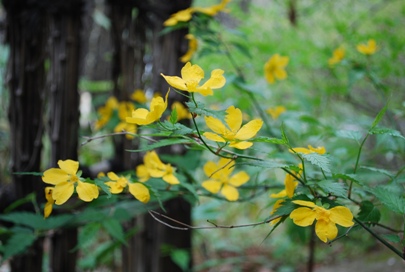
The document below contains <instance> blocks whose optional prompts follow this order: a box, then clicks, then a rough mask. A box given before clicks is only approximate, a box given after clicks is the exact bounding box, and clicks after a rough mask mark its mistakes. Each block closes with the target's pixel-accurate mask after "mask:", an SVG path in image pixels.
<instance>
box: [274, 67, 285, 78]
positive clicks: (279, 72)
mask: <svg viewBox="0 0 405 272" xmlns="http://www.w3.org/2000/svg"><path fill="white" fill-rule="evenodd" d="M274 75H275V76H276V78H277V79H280V80H282V79H286V78H287V72H286V71H285V70H282V69H277V70H276V71H274Z"/></svg>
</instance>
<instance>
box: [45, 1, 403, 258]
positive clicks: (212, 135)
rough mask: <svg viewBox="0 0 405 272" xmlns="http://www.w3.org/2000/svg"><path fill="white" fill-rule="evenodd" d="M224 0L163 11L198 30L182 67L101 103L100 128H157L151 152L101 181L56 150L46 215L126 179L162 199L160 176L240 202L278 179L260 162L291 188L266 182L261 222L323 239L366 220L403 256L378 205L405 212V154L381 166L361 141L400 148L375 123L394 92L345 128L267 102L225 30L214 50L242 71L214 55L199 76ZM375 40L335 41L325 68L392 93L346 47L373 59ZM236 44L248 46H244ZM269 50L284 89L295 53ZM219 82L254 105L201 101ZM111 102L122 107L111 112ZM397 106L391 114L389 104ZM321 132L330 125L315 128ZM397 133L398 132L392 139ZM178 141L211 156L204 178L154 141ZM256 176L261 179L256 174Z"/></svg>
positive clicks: (184, 188)
mask: <svg viewBox="0 0 405 272" xmlns="http://www.w3.org/2000/svg"><path fill="white" fill-rule="evenodd" d="M228 2H229V1H226V0H223V1H222V2H221V3H220V4H219V5H216V6H214V7H211V8H189V9H186V10H183V11H179V12H177V13H175V14H173V15H172V16H171V17H170V18H169V19H168V20H167V21H165V23H164V25H165V26H167V27H168V29H169V30H170V28H171V27H172V28H173V29H176V27H179V25H180V26H182V25H184V26H188V27H190V31H191V32H192V33H191V34H189V35H187V36H186V39H188V40H189V51H188V52H187V53H186V55H184V56H183V57H182V58H181V61H183V62H185V65H184V67H183V68H182V69H181V75H170V76H169V75H165V74H164V73H162V74H161V76H162V77H163V78H164V79H165V80H166V82H167V83H168V85H169V86H170V87H169V90H168V91H167V93H166V95H165V97H160V96H157V97H154V98H152V99H151V101H150V102H149V103H148V101H147V100H146V98H145V97H144V96H142V92H140V91H139V90H138V91H137V92H134V95H133V96H132V98H133V99H134V100H135V98H136V101H137V102H138V104H137V105H136V106H135V104H132V103H129V102H118V101H116V99H114V98H110V99H108V100H107V102H106V104H105V105H104V106H103V107H101V108H100V109H99V110H98V113H99V119H98V120H97V121H96V123H95V127H96V128H97V129H100V128H102V127H105V126H107V124H109V123H110V122H112V123H113V126H112V127H113V131H114V132H116V133H125V134H126V136H127V137H128V138H130V139H132V138H137V139H141V138H142V139H145V138H147V136H148V137H149V136H159V139H157V140H153V142H152V143H150V142H147V143H146V144H144V145H143V146H142V148H140V149H139V150H132V151H134V152H135V151H137V152H145V154H144V157H143V158H144V159H143V160H144V163H143V164H141V165H138V166H136V168H134V170H133V171H131V172H130V173H126V174H124V175H121V174H119V173H113V172H109V173H107V176H102V175H101V176H100V177H99V178H97V179H95V180H90V179H87V180H84V179H82V178H81V177H80V171H79V172H78V166H79V164H78V162H75V161H72V160H66V161H59V167H60V168H51V169H48V170H46V171H45V172H44V173H43V175H42V180H43V181H44V182H45V183H47V184H51V185H54V187H47V188H46V189H45V195H46V199H47V203H46V204H45V208H44V217H49V216H50V215H51V212H52V206H54V205H63V204H65V203H66V201H67V200H68V199H69V198H71V197H72V195H73V194H74V192H76V193H77V196H78V198H79V199H81V200H83V201H86V202H90V201H93V200H95V199H97V198H98V197H99V192H100V195H101V194H105V195H109V196H110V195H111V194H114V195H115V194H117V195H119V194H125V193H127V191H126V189H128V192H129V193H130V194H131V195H132V196H133V197H135V198H136V199H137V200H139V201H140V202H141V203H148V202H149V201H151V200H152V201H157V202H161V200H164V198H163V197H162V195H161V194H159V193H158V190H156V189H155V188H154V186H160V187H159V189H161V188H162V185H161V184H164V185H165V186H166V187H165V188H164V189H163V191H164V192H168V193H170V192H172V196H173V195H176V196H177V195H184V194H188V195H191V196H192V197H194V198H195V200H196V201H198V200H199V197H200V196H202V195H204V196H210V197H215V198H219V199H222V200H224V201H230V202H236V201H241V202H242V201H243V200H244V198H243V197H246V196H248V194H249V192H250V191H256V190H259V189H260V188H261V186H260V185H263V184H264V185H269V184H274V183H276V182H275V181H274V179H268V178H267V177H266V178H263V175H258V172H265V173H267V172H272V171H274V170H275V169H277V170H281V171H283V172H284V175H285V179H284V187H283V189H282V190H281V191H275V190H274V191H273V190H270V189H268V187H266V186H263V187H264V188H265V189H264V190H265V192H266V195H265V196H264V198H266V201H268V203H269V205H268V206H269V209H268V212H267V214H268V217H266V218H264V220H263V225H264V226H263V227H265V228H269V229H270V228H271V229H272V230H274V229H275V228H278V227H279V226H281V225H282V224H284V223H286V222H292V223H293V224H295V225H296V226H299V227H303V228H308V229H310V230H312V229H314V231H315V234H316V235H317V237H318V238H319V240H320V241H322V242H324V243H334V242H335V241H336V240H339V239H342V240H344V239H345V237H346V236H351V235H353V236H355V235H356V233H354V230H358V229H361V230H362V231H365V232H368V233H371V235H372V236H373V237H374V238H375V239H377V240H378V241H380V242H382V243H383V244H384V245H385V246H386V247H387V248H388V249H389V250H391V251H392V252H393V253H394V254H396V255H398V256H400V257H401V258H404V252H403V248H404V247H403V246H404V245H405V240H404V236H403V230H400V231H397V230H395V229H394V228H390V227H389V225H390V223H389V222H388V223H385V224H381V223H380V220H381V212H380V210H381V209H384V210H385V211H387V212H389V213H390V214H393V215H399V216H402V219H403V215H404V213H405V198H404V194H403V193H404V190H403V182H404V174H403V170H404V169H405V168H404V167H403V165H402V166H400V167H399V169H390V170H389V171H388V170H386V169H384V168H383V167H382V168H380V167H378V166H375V167H374V166H373V167H370V166H367V165H366V164H364V165H362V160H363V154H364V152H365V151H368V152H370V154H372V150H371V149H372V148H373V147H372V146H371V147H370V146H368V147H366V145H365V143H366V142H367V140H368V139H369V138H370V137H375V138H376V139H377V140H378V145H385V144H386V145H387V146H389V149H390V151H392V152H399V153H400V152H402V153H403V150H402V151H401V148H403V147H404V139H405V138H404V136H403V135H402V134H401V132H400V131H399V130H397V129H396V128H389V127H385V126H380V123H382V120H383V118H384V115H385V114H386V113H388V112H390V104H389V103H388V102H387V103H386V104H385V106H383V107H382V108H381V109H379V110H378V113H377V114H375V115H374V116H372V119H368V122H367V123H362V124H361V125H359V126H356V127H355V130H353V129H347V128H346V127H345V124H339V125H331V124H325V123H322V120H321V119H322V118H321V117H319V116H314V117H308V116H297V115H295V116H294V115H293V114H291V113H290V112H289V109H288V107H286V106H284V105H278V106H275V107H269V105H266V104H262V103H260V102H261V100H260V95H261V94H260V93H259V92H258V91H257V90H255V86H254V85H253V84H250V83H249V82H248V80H247V79H246V77H245V76H244V74H243V68H242V67H243V66H238V64H237V63H235V60H234V59H233V57H232V53H233V52H231V51H230V50H231V49H230V47H229V46H228V45H227V44H226V41H224V40H223V39H222V36H215V37H221V39H215V42H216V43H217V44H216V48H217V49H218V52H214V53H218V54H223V55H224V56H225V57H226V58H228V60H229V62H230V63H231V64H232V65H233V66H234V68H235V71H236V73H235V74H232V72H231V71H224V70H223V69H221V63H216V64H215V65H216V68H215V69H214V70H212V71H211V73H210V76H209V78H208V79H205V81H204V83H202V82H201V81H202V80H203V79H204V78H205V74H206V73H205V71H204V70H203V68H201V67H200V66H199V65H197V64H195V63H194V64H192V62H191V61H190V60H192V59H193V54H198V50H204V46H205V45H206V44H210V45H212V43H213V41H212V37H211V36H209V35H208V34H207V32H209V33H210V35H220V34H219V33H216V32H215V28H214V27H213V28H212V29H211V28H210V27H211V25H210V23H211V22H212V21H213V20H214V19H215V18H214V17H213V16H215V15H216V14H217V13H218V12H220V11H223V10H224V9H225V7H226V5H227V3H228ZM207 30H210V31H207ZM377 44H378V43H377V42H376V41H375V40H373V39H370V40H369V41H368V42H367V44H363V43H361V44H358V45H357V46H354V45H352V46H351V47H350V46H348V45H345V46H343V45H342V46H340V47H338V48H337V49H335V50H333V49H332V48H331V49H330V50H329V51H330V53H331V54H330V55H331V56H330V58H329V60H325V62H324V63H323V64H322V65H323V66H325V69H330V72H331V73H332V72H333V71H336V69H339V68H342V67H343V68H345V69H348V70H349V71H350V73H359V70H360V71H361V75H362V76H364V75H365V77H367V78H368V79H369V81H370V82H371V83H372V84H373V85H374V86H375V88H377V90H378V91H379V92H380V94H382V96H383V97H384V98H387V96H384V94H385V93H384V92H385V90H386V88H385V87H384V85H383V84H382V83H381V82H380V81H379V80H378V78H377V77H376V75H375V74H374V73H373V72H372V71H371V70H370V67H369V62H367V65H364V66H362V65H361V63H360V64H359V62H358V60H357V59H354V58H352V57H350V56H349V55H348V53H349V52H350V53H351V54H358V55H355V56H356V58H360V57H363V58H364V56H362V55H366V56H367V59H368V61H369V60H370V59H371V58H372V57H373V55H374V54H377V53H379V50H378V49H379V46H377ZM232 48H233V49H234V50H237V49H238V47H232ZM235 48H236V49H235ZM210 49H211V50H212V48H210ZM239 50H240V51H248V48H239ZM272 53H273V54H272V56H271V57H270V58H269V59H268V60H267V61H266V60H264V61H263V64H262V65H263V66H261V67H264V71H263V75H262V77H263V79H264V80H265V81H266V82H267V83H268V84H271V86H272V88H277V84H279V83H280V84H281V83H282V82H285V81H288V80H289V77H290V76H289V73H287V71H288V68H289V67H288V65H289V64H290V62H293V57H289V56H283V55H281V54H279V53H277V52H272ZM359 53H360V54H359ZM259 69H261V70H262V69H263V68H259ZM231 74H232V75H231ZM287 75H288V76H287ZM356 76H358V74H356ZM229 79H231V80H229ZM226 85H227V86H226ZM224 87H228V88H232V92H234V93H240V94H243V95H244V98H243V99H245V100H248V101H249V103H248V104H249V106H251V108H253V109H251V108H250V109H247V108H248V107H246V103H245V104H244V103H242V102H241V104H244V106H243V107H242V106H239V105H237V104H236V101H235V100H232V101H233V102H234V103H235V104H232V105H226V106H224V105H221V107H220V108H219V110H214V109H213V108H212V107H210V106H206V105H204V103H203V102H204V101H205V100H204V99H205V98H206V96H214V97H215V95H217V94H218V93H220V92H221V90H222V88H224ZM214 90H215V92H214ZM169 92H178V93H180V94H182V95H185V96H187V98H188V99H189V102H187V103H186V106H185V105H183V104H181V103H179V102H176V101H171V102H172V103H170V104H172V105H173V106H172V107H171V108H169V109H168V105H169V96H168V95H169ZM258 97H259V98H258ZM241 100H242V99H241ZM387 100H388V99H387ZM139 103H140V105H139ZM227 103H228V102H227ZM146 104H149V105H146ZM224 104H225V103H224ZM245 109H246V111H245ZM114 112H116V115H117V114H118V115H117V116H118V118H115V120H113V116H114ZM390 114H391V116H392V112H390ZM269 117H271V120H270V119H269ZM318 117H319V118H318ZM182 119H191V124H192V125H191V126H187V125H184V124H183V123H179V121H180V120H182ZM280 119H281V120H280ZM271 121H273V122H271ZM279 121H280V122H279ZM306 121H307V122H306ZM305 122H306V123H305ZM303 123H305V124H303ZM296 124H298V125H296ZM145 127H146V128H148V134H146V133H145V134H143V131H145V130H143V129H144V128H145ZM319 128H321V129H319ZM321 132H322V133H323V132H324V135H319V133H321ZM311 133H313V134H311ZM290 135H293V137H290ZM296 135H298V136H296ZM294 136H296V137H294ZM380 136H383V137H380ZM393 138H394V139H395V141H394V143H393V142H391V140H392V139H393ZM147 140H150V139H149V138H147ZM350 141H352V142H350ZM353 143H354V144H353ZM175 144H181V145H184V146H186V147H187V149H190V150H197V151H198V152H200V153H204V154H210V156H211V157H212V158H213V159H210V160H207V161H205V162H204V163H203V164H201V165H200V168H199V169H200V170H201V172H203V173H204V174H205V176H204V177H198V178H196V180H193V182H192V183H191V182H187V181H186V178H185V176H188V177H189V176H190V175H189V174H188V173H186V170H184V169H182V167H180V166H182V165H183V164H187V163H188V161H187V159H188V158H186V159H184V160H183V161H180V162H179V161H173V163H172V162H170V160H169V161H165V160H163V159H162V160H163V161H162V160H161V159H160V158H159V155H158V154H159V153H158V148H160V147H164V146H169V145H175ZM342 145H348V146H350V149H351V150H355V152H354V153H353V154H352V155H349V153H348V152H347V151H346V149H342V148H340V147H341V146H342ZM297 146H298V147H297ZM302 146H307V147H302ZM314 146H315V147H314ZM366 149H369V150H366ZM374 155H376V154H374ZM207 156H208V155H207ZM341 156H343V157H344V158H343V159H342V157H341ZM204 158H205V157H204ZM402 159H403V158H402ZM348 162H350V163H348ZM401 162H402V163H403V160H402V161H401ZM172 164H173V166H172ZM174 165H175V166H176V167H177V168H176V167H175V166H174ZM257 169H259V170H257ZM360 169H361V170H362V171H360ZM364 171H370V172H372V173H374V174H383V175H385V179H384V182H380V183H379V182H378V181H377V180H376V181H375V182H374V181H373V182H370V181H369V180H368V179H369V178H370V175H366V174H364ZM359 172H363V173H359ZM253 176H257V179H259V180H257V181H255V182H254V183H253V180H254V179H253ZM269 176H271V174H269ZM190 178H191V177H190ZM371 178H373V175H371ZM260 179H263V180H260ZM157 181H159V182H160V183H158V185H156V184H157ZM161 181H163V182H161ZM252 187H254V188H253V189H252ZM180 192H181V193H180ZM261 197H263V195H262V196H261ZM270 206H271V207H270ZM162 208H164V207H162ZM314 222H315V224H314ZM268 223H270V224H268ZM403 223H404V222H403V221H402V223H401V224H402V225H403ZM336 225H339V226H340V227H339V228H338V227H337V226H336ZM377 225H378V226H380V227H382V228H384V229H385V230H386V231H390V232H391V233H390V236H383V235H381V233H379V232H378V231H377V230H375V229H374V226H377ZM387 237H389V238H387Z"/></svg>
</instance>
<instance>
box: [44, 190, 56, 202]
mask: <svg viewBox="0 0 405 272" xmlns="http://www.w3.org/2000/svg"><path fill="white" fill-rule="evenodd" d="M52 192H53V187H45V199H46V201H47V202H52V203H53V202H54V200H53V198H52Z"/></svg>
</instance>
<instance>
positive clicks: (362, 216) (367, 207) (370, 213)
mask: <svg viewBox="0 0 405 272" xmlns="http://www.w3.org/2000/svg"><path fill="white" fill-rule="evenodd" d="M357 216H358V219H359V220H361V221H363V222H365V223H374V224H376V223H378V222H379V221H380V219H381V213H380V211H379V210H378V209H377V208H376V207H375V206H374V204H373V203H372V202H370V201H368V200H365V201H362V202H361V203H360V212H359V214H358V215H357Z"/></svg>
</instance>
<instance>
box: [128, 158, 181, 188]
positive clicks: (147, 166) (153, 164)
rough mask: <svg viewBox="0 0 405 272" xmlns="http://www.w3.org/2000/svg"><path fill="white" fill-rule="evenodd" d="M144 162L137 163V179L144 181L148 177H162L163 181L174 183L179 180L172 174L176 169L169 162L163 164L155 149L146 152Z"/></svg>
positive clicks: (177, 182)
mask: <svg viewBox="0 0 405 272" xmlns="http://www.w3.org/2000/svg"><path fill="white" fill-rule="evenodd" d="M143 162H144V164H141V165H138V167H137V168H136V174H137V176H138V179H139V181H141V182H145V181H147V180H148V179H149V178H151V177H152V178H162V179H163V180H164V181H165V182H167V183H169V184H171V185H175V184H179V183H180V181H179V180H178V179H177V177H176V176H175V175H174V173H175V172H176V169H175V168H173V167H172V166H171V165H170V164H164V163H163V162H162V161H161V160H160V159H159V156H158V155H157V153H156V152H155V151H149V152H146V154H145V156H144V157H143Z"/></svg>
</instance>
